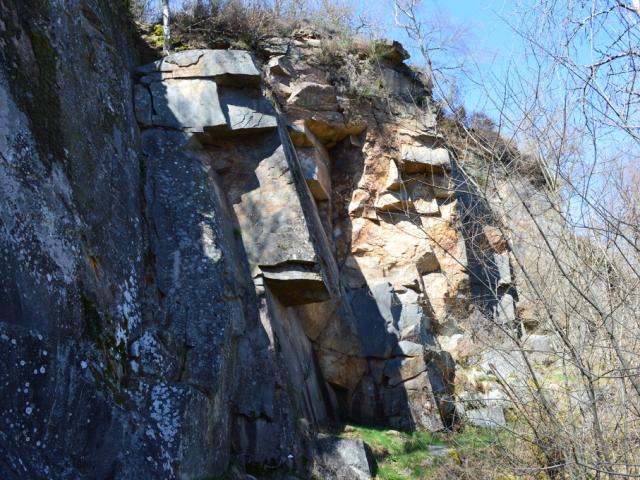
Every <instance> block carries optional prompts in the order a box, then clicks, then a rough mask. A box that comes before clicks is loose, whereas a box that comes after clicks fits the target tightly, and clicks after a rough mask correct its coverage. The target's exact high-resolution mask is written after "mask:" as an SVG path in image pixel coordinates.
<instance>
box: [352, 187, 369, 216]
mask: <svg viewBox="0 0 640 480" xmlns="http://www.w3.org/2000/svg"><path fill="white" fill-rule="evenodd" d="M369 198H370V195H369V192H367V191H366V190H362V189H360V188H356V189H355V190H354V191H353V193H352V194H351V201H350V202H349V205H348V206H347V212H349V215H358V214H360V213H362V211H363V209H364V208H365V206H366V204H367V202H368V201H369Z"/></svg>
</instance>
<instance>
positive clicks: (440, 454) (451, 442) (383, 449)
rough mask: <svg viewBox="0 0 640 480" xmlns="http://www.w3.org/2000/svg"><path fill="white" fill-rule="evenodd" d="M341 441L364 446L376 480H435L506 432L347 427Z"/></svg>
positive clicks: (469, 427)
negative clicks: (356, 440)
mask: <svg viewBox="0 0 640 480" xmlns="http://www.w3.org/2000/svg"><path fill="white" fill-rule="evenodd" d="M347 430H348V431H346V432H344V433H342V436H344V437H357V438H360V439H362V440H363V441H364V442H366V443H367V444H368V445H369V446H370V447H371V450H372V452H373V455H374V457H375V458H376V461H377V463H378V471H377V474H376V478H377V479H380V480H422V479H434V478H438V470H439V469H440V468H448V467H446V466H445V464H457V463H459V462H460V461H461V458H465V457H470V456H475V455H478V454H479V453H481V452H483V451H484V450H486V449H488V448H490V446H491V445H493V444H495V443H496V441H501V440H504V439H505V436H506V435H508V433H507V432H506V431H500V430H492V429H486V428H478V427H472V426H466V427H465V428H464V429H462V430H460V431H459V432H451V433H444V432H443V433H429V432H411V433H405V432H396V431H393V430H385V429H381V428H373V427H364V426H350V427H349V428H348V429H347Z"/></svg>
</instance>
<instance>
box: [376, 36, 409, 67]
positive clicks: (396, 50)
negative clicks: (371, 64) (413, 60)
mask: <svg viewBox="0 0 640 480" xmlns="http://www.w3.org/2000/svg"><path fill="white" fill-rule="evenodd" d="M375 49H376V50H377V51H378V52H380V56H381V57H382V58H384V59H385V60H388V61H390V62H391V63H402V62H404V61H405V60H409V58H410V57H411V55H409V52H407V51H406V50H405V49H404V47H403V46H402V44H401V43H400V42H396V41H395V40H394V41H381V42H378V43H376V44H375Z"/></svg>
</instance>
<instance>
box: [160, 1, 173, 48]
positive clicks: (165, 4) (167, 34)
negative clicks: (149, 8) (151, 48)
mask: <svg viewBox="0 0 640 480" xmlns="http://www.w3.org/2000/svg"><path fill="white" fill-rule="evenodd" d="M162 33H163V36H164V43H163V47H162V51H163V53H164V54H165V55H168V54H169V53H170V52H171V9H170V8H169V0H162Z"/></svg>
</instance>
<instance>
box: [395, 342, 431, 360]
mask: <svg viewBox="0 0 640 480" xmlns="http://www.w3.org/2000/svg"><path fill="white" fill-rule="evenodd" d="M393 353H394V355H398V356H400V355H402V356H405V357H422V356H423V355H424V347H423V346H422V345H421V344H419V343H415V342H409V341H407V340H401V341H400V342H398V345H396V348H395V350H394V352H393Z"/></svg>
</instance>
